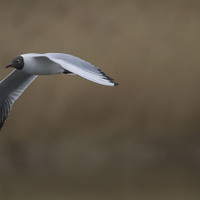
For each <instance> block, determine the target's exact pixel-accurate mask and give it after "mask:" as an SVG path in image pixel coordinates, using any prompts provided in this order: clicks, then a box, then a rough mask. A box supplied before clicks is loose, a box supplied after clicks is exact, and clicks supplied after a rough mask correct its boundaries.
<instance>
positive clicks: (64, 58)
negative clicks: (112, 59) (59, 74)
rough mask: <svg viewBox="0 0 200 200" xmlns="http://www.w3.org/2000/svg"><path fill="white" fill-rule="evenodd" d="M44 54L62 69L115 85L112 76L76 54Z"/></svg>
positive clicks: (91, 79)
mask: <svg viewBox="0 0 200 200" xmlns="http://www.w3.org/2000/svg"><path fill="white" fill-rule="evenodd" d="M44 55H45V56H46V57H48V58H49V59H50V60H52V61H53V62H56V63H57V64H59V65H60V66H62V67H63V68H64V69H66V70H68V71H70V72H72V73H74V74H77V75H79V76H81V77H83V78H85V79H88V80H90V81H93V82H96V83H99V84H102V85H108V86H115V85H117V83H115V82H114V80H113V79H112V78H110V77H109V76H107V75H106V74H105V73H104V72H102V71H101V70H100V69H99V68H98V67H96V66H94V65H92V64H91V63H89V62H87V61H85V60H82V59H80V58H78V57H76V56H72V55H69V54H62V53H46V54H44Z"/></svg>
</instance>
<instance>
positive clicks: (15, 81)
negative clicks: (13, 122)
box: [0, 70, 37, 130]
mask: <svg viewBox="0 0 200 200" xmlns="http://www.w3.org/2000/svg"><path fill="white" fill-rule="evenodd" d="M36 77H37V76H35V75H29V74H26V73H24V72H22V71H20V70H14V71H13V72H11V73H10V74H9V75H8V76H7V77H6V78H5V79H4V80H2V81H1V82H0V130H1V128H2V126H3V124H4V122H5V120H6V118H7V116H8V114H9V112H10V110H11V108H12V106H13V104H14V102H15V100H17V98H18V97H19V96H20V95H21V94H22V93H23V91H24V90H25V89H26V88H27V87H28V86H29V85H30V84H31V82H32V81H33V80H34V79H35V78H36Z"/></svg>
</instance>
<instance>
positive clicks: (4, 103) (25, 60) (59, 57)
mask: <svg viewBox="0 0 200 200" xmlns="http://www.w3.org/2000/svg"><path fill="white" fill-rule="evenodd" d="M9 67H13V68H15V69H14V70H13V71H12V72H11V73H10V74H9V75H8V76H7V77H6V78H5V79H3V80H2V81H1V82H0V130H1V128H2V126H3V124H4V122H5V120H6V118H7V116H8V114H9V112H10V110H11V108H12V106H13V104H14V102H15V101H16V100H17V99H18V97H19V96H20V95H21V94H22V93H23V92H24V90H25V89H26V88H27V87H28V86H29V85H30V84H31V83H32V81H34V80H35V78H37V76H38V75H53V74H63V73H64V74H73V75H79V76H81V77H83V78H85V79H88V80H90V81H93V82H96V83H98V84H101V85H107V86H116V85H117V83H115V82H114V80H113V79H112V78H110V77H109V76H107V75H106V74H105V73H104V72H102V71H101V70H100V69H99V68H97V67H96V66H94V65H92V64H90V63H89V62H87V61H84V60H82V59H80V58H78V57H76V56H72V55H69V54H63V53H45V54H39V53H28V54H22V55H20V56H18V57H16V58H14V59H13V60H12V63H11V64H9V65H7V66H6V68H9Z"/></svg>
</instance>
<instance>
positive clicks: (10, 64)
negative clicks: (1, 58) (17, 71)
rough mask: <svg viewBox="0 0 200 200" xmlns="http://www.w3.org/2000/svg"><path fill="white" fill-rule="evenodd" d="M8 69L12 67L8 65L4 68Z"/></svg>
mask: <svg viewBox="0 0 200 200" xmlns="http://www.w3.org/2000/svg"><path fill="white" fill-rule="evenodd" d="M9 67H13V66H12V65H11V64H10V65H7V66H6V67H5V68H9Z"/></svg>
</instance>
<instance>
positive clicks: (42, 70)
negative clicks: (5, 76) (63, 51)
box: [22, 54, 64, 75]
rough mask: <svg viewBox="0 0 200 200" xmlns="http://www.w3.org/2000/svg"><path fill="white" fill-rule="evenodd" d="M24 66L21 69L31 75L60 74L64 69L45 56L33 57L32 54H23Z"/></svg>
mask: <svg viewBox="0 0 200 200" xmlns="http://www.w3.org/2000/svg"><path fill="white" fill-rule="evenodd" d="M22 57H23V58H24V67H23V69H22V71H24V72H25V73H28V74H33V75H50V74H60V73H63V72H64V69H63V68H62V67H61V66H60V65H59V64H57V63H55V62H53V61H51V60H49V59H48V58H47V57H45V56H44V57H43V56H42V54H41V57H34V54H23V55H22Z"/></svg>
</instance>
